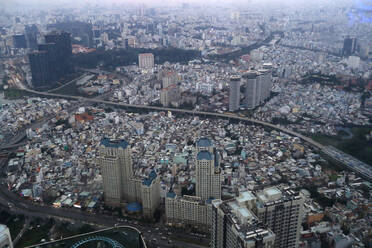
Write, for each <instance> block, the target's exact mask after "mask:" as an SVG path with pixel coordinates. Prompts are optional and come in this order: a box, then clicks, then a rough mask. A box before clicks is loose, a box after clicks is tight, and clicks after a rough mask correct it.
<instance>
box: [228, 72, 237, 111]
mask: <svg viewBox="0 0 372 248" xmlns="http://www.w3.org/2000/svg"><path fill="white" fill-rule="evenodd" d="M239 106H240V77H239V76H233V77H231V78H230V87H229V111H230V112H234V111H236V110H238V109H239Z"/></svg>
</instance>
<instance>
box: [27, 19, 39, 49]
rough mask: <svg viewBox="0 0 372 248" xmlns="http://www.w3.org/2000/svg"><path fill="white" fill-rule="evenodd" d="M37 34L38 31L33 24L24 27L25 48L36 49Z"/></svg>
mask: <svg viewBox="0 0 372 248" xmlns="http://www.w3.org/2000/svg"><path fill="white" fill-rule="evenodd" d="M38 33H39V30H38V29H37V27H36V25H35V24H34V25H32V26H26V27H25V34H26V40H27V47H28V48H29V49H31V50H36V49H37V34H38Z"/></svg>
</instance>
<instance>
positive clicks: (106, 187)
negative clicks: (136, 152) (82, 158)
mask: <svg viewBox="0 0 372 248" xmlns="http://www.w3.org/2000/svg"><path fill="white" fill-rule="evenodd" d="M98 163H99V164H100V165H101V174H102V179H103V191H104V197H105V202H106V203H107V204H108V205H120V202H122V201H123V200H124V199H128V198H130V195H129V194H130V192H129V190H130V189H131V188H132V187H130V179H131V178H132V177H133V168H132V160H131V154H130V149H129V144H128V143H127V142H126V141H125V140H120V141H113V140H110V139H108V138H104V139H102V141H101V144H100V147H99V158H98Z"/></svg>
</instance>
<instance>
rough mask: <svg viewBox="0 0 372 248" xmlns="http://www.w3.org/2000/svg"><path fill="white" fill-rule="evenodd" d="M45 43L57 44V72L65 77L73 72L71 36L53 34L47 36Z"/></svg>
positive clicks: (61, 33) (64, 33)
mask: <svg viewBox="0 0 372 248" xmlns="http://www.w3.org/2000/svg"><path fill="white" fill-rule="evenodd" d="M45 43H54V44H55V51H56V52H55V59H56V72H57V76H58V77H63V76H65V75H67V74H69V73H71V72H72V71H73V69H72V65H71V57H72V47H71V38H70V34H69V33H66V32H52V33H50V34H47V35H45Z"/></svg>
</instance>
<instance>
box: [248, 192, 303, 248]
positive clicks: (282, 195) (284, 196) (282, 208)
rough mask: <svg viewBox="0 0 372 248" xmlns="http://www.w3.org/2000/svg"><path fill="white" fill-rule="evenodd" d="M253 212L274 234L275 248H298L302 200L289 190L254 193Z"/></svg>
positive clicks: (300, 196)
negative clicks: (255, 199) (255, 201)
mask: <svg viewBox="0 0 372 248" xmlns="http://www.w3.org/2000/svg"><path fill="white" fill-rule="evenodd" d="M256 198H257V203H256V204H255V205H254V206H253V209H252V210H253V212H254V213H255V214H256V215H257V216H258V218H259V219H260V220H261V221H262V222H263V223H264V224H266V225H267V226H268V227H269V228H270V229H271V230H272V231H273V232H274V233H275V236H276V237H275V248H291V247H298V242H299V238H300V231H301V222H302V215H303V204H304V198H303V197H302V195H301V194H300V193H299V192H295V191H293V190H291V189H289V188H279V187H272V188H266V189H264V190H262V191H258V192H256Z"/></svg>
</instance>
